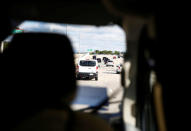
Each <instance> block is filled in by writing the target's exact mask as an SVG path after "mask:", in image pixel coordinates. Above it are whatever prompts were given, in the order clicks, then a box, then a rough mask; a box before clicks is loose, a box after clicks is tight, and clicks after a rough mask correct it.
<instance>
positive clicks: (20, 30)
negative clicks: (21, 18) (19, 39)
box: [13, 29, 24, 34]
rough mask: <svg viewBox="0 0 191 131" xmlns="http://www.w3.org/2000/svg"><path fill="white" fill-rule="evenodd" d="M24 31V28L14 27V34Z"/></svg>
mask: <svg viewBox="0 0 191 131" xmlns="http://www.w3.org/2000/svg"><path fill="white" fill-rule="evenodd" d="M23 32H24V30H22V29H14V30H13V34H17V33H23Z"/></svg>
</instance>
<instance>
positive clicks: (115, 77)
mask: <svg viewBox="0 0 191 131" xmlns="http://www.w3.org/2000/svg"><path fill="white" fill-rule="evenodd" d="M120 82H121V77H120V74H116V67H106V66H105V65H104V64H101V66H100V68H99V73H98V81H96V80H95V79H92V80H78V81H77V83H78V86H79V88H83V87H89V88H92V89H96V88H97V91H96V90H92V91H91V90H90V91H91V92H89V93H88V92H87V94H82V92H81V93H80V94H81V95H83V96H80V97H84V99H83V98H82V100H85V101H87V100H86V99H89V101H90V103H89V104H87V102H86V104H84V102H82V103H81V104H80V102H79V101H78V102H76V103H75V104H73V105H72V108H73V109H74V110H78V109H83V108H86V107H88V106H92V104H94V103H95V104H98V101H102V100H103V99H104V98H105V97H110V96H112V97H111V98H110V99H109V104H108V105H105V106H103V107H102V108H101V110H99V112H100V113H112V114H115V113H119V112H120V110H121V109H120V108H121V100H122V96H123V88H122V87H121V83H120ZM101 88H103V89H105V92H104V90H101ZM100 90H101V91H100ZM96 92H97V95H96ZM115 92H117V93H116V94H115ZM91 94H92V95H91ZM113 94H115V95H113ZM85 95H86V96H85ZM93 99H95V100H93ZM96 100H97V101H96Z"/></svg>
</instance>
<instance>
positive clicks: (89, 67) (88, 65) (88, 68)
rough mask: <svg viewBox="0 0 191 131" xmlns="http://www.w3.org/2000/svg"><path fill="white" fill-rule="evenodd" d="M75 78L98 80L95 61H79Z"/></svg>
mask: <svg viewBox="0 0 191 131" xmlns="http://www.w3.org/2000/svg"><path fill="white" fill-rule="evenodd" d="M76 77H77V79H80V78H89V79H93V78H95V80H98V64H97V61H96V60H79V62H78V64H77V68H76Z"/></svg>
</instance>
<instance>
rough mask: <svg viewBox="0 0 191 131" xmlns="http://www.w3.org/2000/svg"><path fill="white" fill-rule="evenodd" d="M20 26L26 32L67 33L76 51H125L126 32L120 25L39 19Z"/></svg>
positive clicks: (25, 22)
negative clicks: (82, 23)
mask: <svg viewBox="0 0 191 131" xmlns="http://www.w3.org/2000/svg"><path fill="white" fill-rule="evenodd" d="M19 28H21V29H24V30H25V31H26V32H53V33H59V34H66V35H67V36H68V37H69V38H70V40H71V42H72V46H73V48H74V51H75V52H87V50H88V49H92V50H111V51H123V52H124V51H125V50H126V46H125V43H126V42H125V33H124V31H123V29H122V28H121V27H119V26H118V25H108V26H101V27H100V26H99V27H96V26H92V25H73V24H60V23H47V22H38V21H24V22H23V23H21V24H20V25H19Z"/></svg>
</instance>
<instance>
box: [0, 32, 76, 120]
mask: <svg viewBox="0 0 191 131" xmlns="http://www.w3.org/2000/svg"><path fill="white" fill-rule="evenodd" d="M2 62H3V72H2V74H3V77H4V78H3V80H2V82H3V85H4V86H5V92H7V94H8V95H9V96H6V98H5V100H6V101H7V102H8V103H9V105H10V107H14V110H13V109H11V108H10V107H7V110H10V112H12V113H10V114H12V115H15V118H17V116H18V118H21V119H22V116H23V117H26V116H27V115H28V113H30V112H31V115H32V114H34V113H36V112H39V111H41V110H43V109H46V108H60V106H61V105H62V102H63V101H64V102H65V103H67V102H70V101H69V100H71V98H73V95H74V94H75V91H76V81H75V66H74V57H73V50H72V47H71V44H70V41H69V39H68V38H67V37H66V36H64V35H58V34H48V33H23V34H16V35H15V36H14V37H13V39H12V42H11V43H10V44H9V46H8V47H7V48H6V49H5V50H4V52H3V55H2ZM9 88H10V89H9ZM13 118H14V117H13Z"/></svg>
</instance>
